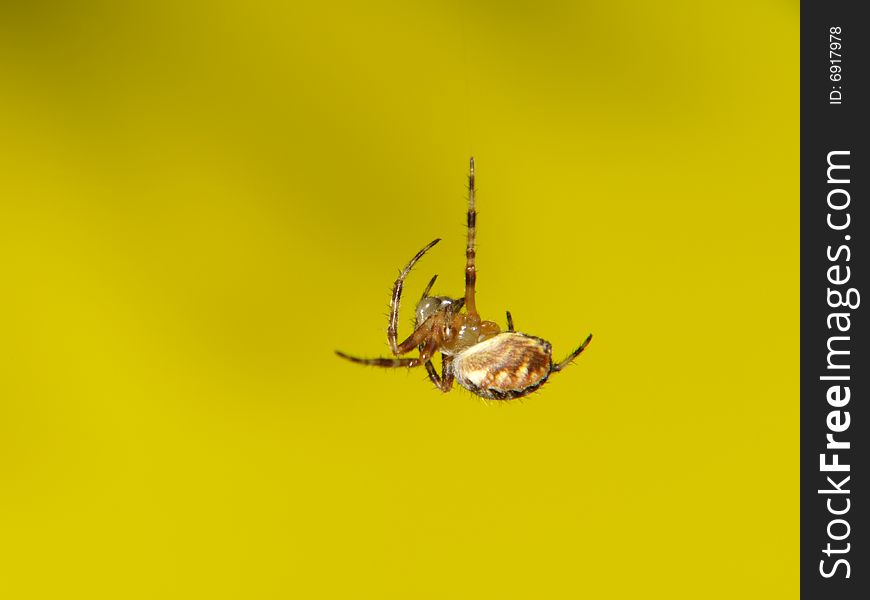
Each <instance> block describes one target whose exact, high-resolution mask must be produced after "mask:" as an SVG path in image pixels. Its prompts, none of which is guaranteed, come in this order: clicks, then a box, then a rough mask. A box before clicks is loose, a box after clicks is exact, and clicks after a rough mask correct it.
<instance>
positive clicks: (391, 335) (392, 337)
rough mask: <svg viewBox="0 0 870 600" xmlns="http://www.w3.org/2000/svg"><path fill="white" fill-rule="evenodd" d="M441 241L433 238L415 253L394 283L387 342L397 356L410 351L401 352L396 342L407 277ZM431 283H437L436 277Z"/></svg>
mask: <svg viewBox="0 0 870 600" xmlns="http://www.w3.org/2000/svg"><path fill="white" fill-rule="evenodd" d="M440 241H441V239H440V238H436V239H434V240H432V241H431V242H429V243H428V244H426V246H425V247H424V248H423V249H422V250H420V251H419V252H418V253H417V254H415V255H414V258H412V259H411V261H410V262H409V263H408V264H407V265H405V268H404V269H402V272H401V273H399V278H398V279H396V282H395V283H394V284H393V295H392V296H391V297H390V324H389V326H388V327H387V342H389V344H390V351H392V353H393V354H394V355H395V356H399V355H400V354H405V353H406V352H408V350H405V351H404V352H399V347H398V345H397V344H396V341H397V340H396V338H397V331H398V326H399V303H400V302H401V300H402V286H403V285H404V284H405V277H407V276H408V273H410V272H411V269H413V268H414V265H415V264H417V261H418V260H420V259H421V258H422V257H423V255H424V254H426V252H428V251H429V249H430V248H431V247H432V246H434V245H435V244H437V243H438V242H440ZM431 283H433V284H434V283H435V280H434V278H433V280H432V282H431ZM416 345H417V344H414V345H413V346H411V348H413V347H414V346H416Z"/></svg>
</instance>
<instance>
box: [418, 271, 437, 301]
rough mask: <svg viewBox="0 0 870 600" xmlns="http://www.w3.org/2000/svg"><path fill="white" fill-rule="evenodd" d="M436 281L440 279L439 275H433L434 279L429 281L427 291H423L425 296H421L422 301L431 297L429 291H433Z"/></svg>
mask: <svg viewBox="0 0 870 600" xmlns="http://www.w3.org/2000/svg"><path fill="white" fill-rule="evenodd" d="M436 279H438V275H433V276H432V279H430V280H429V285H427V286H426V289H425V290H423V295H422V296H420V300H425V299H426V298H427V297H428V296H429V291H430V290H431V289H432V286H433V285H435V280H436Z"/></svg>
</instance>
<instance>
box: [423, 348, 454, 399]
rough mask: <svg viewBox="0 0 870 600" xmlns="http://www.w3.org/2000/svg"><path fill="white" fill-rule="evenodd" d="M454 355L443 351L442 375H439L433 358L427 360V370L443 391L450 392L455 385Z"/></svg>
mask: <svg viewBox="0 0 870 600" xmlns="http://www.w3.org/2000/svg"><path fill="white" fill-rule="evenodd" d="M452 364H453V357H452V356H447V355H445V354H444V353H443V352H442V353H441V374H442V375H441V377H439V376H438V371H437V370H436V369H435V365H433V364H432V361H431V360H427V361H426V372H427V373H428V374H429V379H430V380H432V383H434V384H435V387H437V388H438V389H439V390H441V391H442V392H445V393H446V392H449V391H450V389H451V388H452V387H453V367H452V366H451V365H452Z"/></svg>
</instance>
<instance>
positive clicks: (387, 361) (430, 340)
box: [335, 319, 441, 371]
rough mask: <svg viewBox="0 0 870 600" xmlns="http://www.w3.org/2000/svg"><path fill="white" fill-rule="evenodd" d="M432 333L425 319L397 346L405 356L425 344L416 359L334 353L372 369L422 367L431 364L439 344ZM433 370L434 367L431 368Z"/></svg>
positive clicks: (429, 324) (337, 351)
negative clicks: (361, 356) (366, 356)
mask: <svg viewBox="0 0 870 600" xmlns="http://www.w3.org/2000/svg"><path fill="white" fill-rule="evenodd" d="M431 333H432V321H431V319H427V320H426V322H425V323H424V324H423V325H421V326H420V327H418V328H417V329H415V330H414V333H412V334H411V336H410V337H409V338H408V339H407V340H405V341H404V342H402V343H401V344H400V345H399V349H400V350H403V351H402V352H401V353H402V354H405V353H406V352H410V351H411V350H413V349H414V347H416V346H418V345H420V344H421V342H425V344H423V345H421V346H420V347H421V350H420V356H418V357H417V358H382V357H378V358H359V357H357V356H351V355H349V354H345V353H344V352H341V351H339V350H336V351H335V353H336V354H338V355H339V356H340V357H342V358H344V359H347V360H349V361H351V362H355V363H358V364H361V365H369V366H372V367H383V368H386V369H399V368H402V367H407V368H409V369H410V368H413V367H419V366H422V365H427V363H428V364H431V361H430V359H431V358H432V355H433V354H434V353H435V350H437V349H438V346H439V344H440V343H441V341H440V339H439V338H438V336H433V335H431ZM432 368H433V369H434V368H435V367H434V365H433V367H432ZM426 370H427V371H428V370H429V367H428V366H427V367H426Z"/></svg>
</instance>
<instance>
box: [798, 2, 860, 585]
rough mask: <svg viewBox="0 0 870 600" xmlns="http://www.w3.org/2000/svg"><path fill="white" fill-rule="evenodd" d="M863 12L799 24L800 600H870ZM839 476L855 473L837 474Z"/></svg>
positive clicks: (856, 6) (820, 9) (810, 8)
mask: <svg viewBox="0 0 870 600" xmlns="http://www.w3.org/2000/svg"><path fill="white" fill-rule="evenodd" d="M861 4H862V3H861V2H857V1H827V2H825V1H823V0H815V1H812V2H804V3H803V5H802V14H801V199H800V202H801V399H800V402H801V551H800V554H801V595H802V597H805V598H824V599H839V598H870V561H868V557H870V553H868V551H867V547H868V545H870V532H868V531H867V527H866V525H867V514H868V512H870V506H868V503H870V495H868V494H867V493H861V492H860V491H859V490H868V489H870V485H868V484H870V472H868V470H867V468H866V465H867V462H866V458H865V455H866V444H867V443H868V441H870V440H868V427H867V420H868V419H870V411H867V409H866V408H865V406H866V404H867V402H868V401H870V398H868V394H870V361H868V353H867V348H868V345H870V340H868V328H867V321H868V319H867V317H866V312H867V311H868V310H870V304H868V305H867V306H864V302H867V303H870V288H868V286H867V285H866V283H867V281H868V280H870V277H868V272H870V260H868V256H867V250H866V249H867V238H868V237H870V211H868V209H867V205H868V203H870V197H868V193H870V187H868V185H867V180H868V178H870V169H868V161H870V154H868V152H867V146H868V139H867V135H868V130H867V127H866V125H865V124H864V123H865V122H866V121H867V120H868V119H870V97H868V95H867V75H868V66H870V65H868V62H867V43H868V38H870V21H868V20H867V19H866V18H862V13H863V11H861V12H859V11H860V9H861ZM863 14H866V13H863ZM831 165H833V168H831V169H830V170H829V166H831ZM847 165H848V169H847V168H846V166H847ZM850 290H852V291H850ZM865 293H866V294H867V295H866V297H865V296H863V294H865ZM846 352H848V354H847V353H846ZM825 378H826V379H825ZM847 387H848V394H849V397H848V401H847V399H846V394H847V392H846V388H847ZM847 421H848V422H847ZM829 434H830V435H831V438H830V439H829V438H828V437H827V436H828V435H829ZM846 443H848V448H846V447H845V445H846ZM835 455H836V458H835ZM835 462H836V465H837V466H835V464H834V463H835ZM822 463H824V464H822ZM824 465H827V466H824ZM844 465H848V470H836V469H844ZM826 469H827V470H826ZM829 478H830V479H829ZM837 513H842V514H837ZM838 561H840V562H838Z"/></svg>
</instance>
